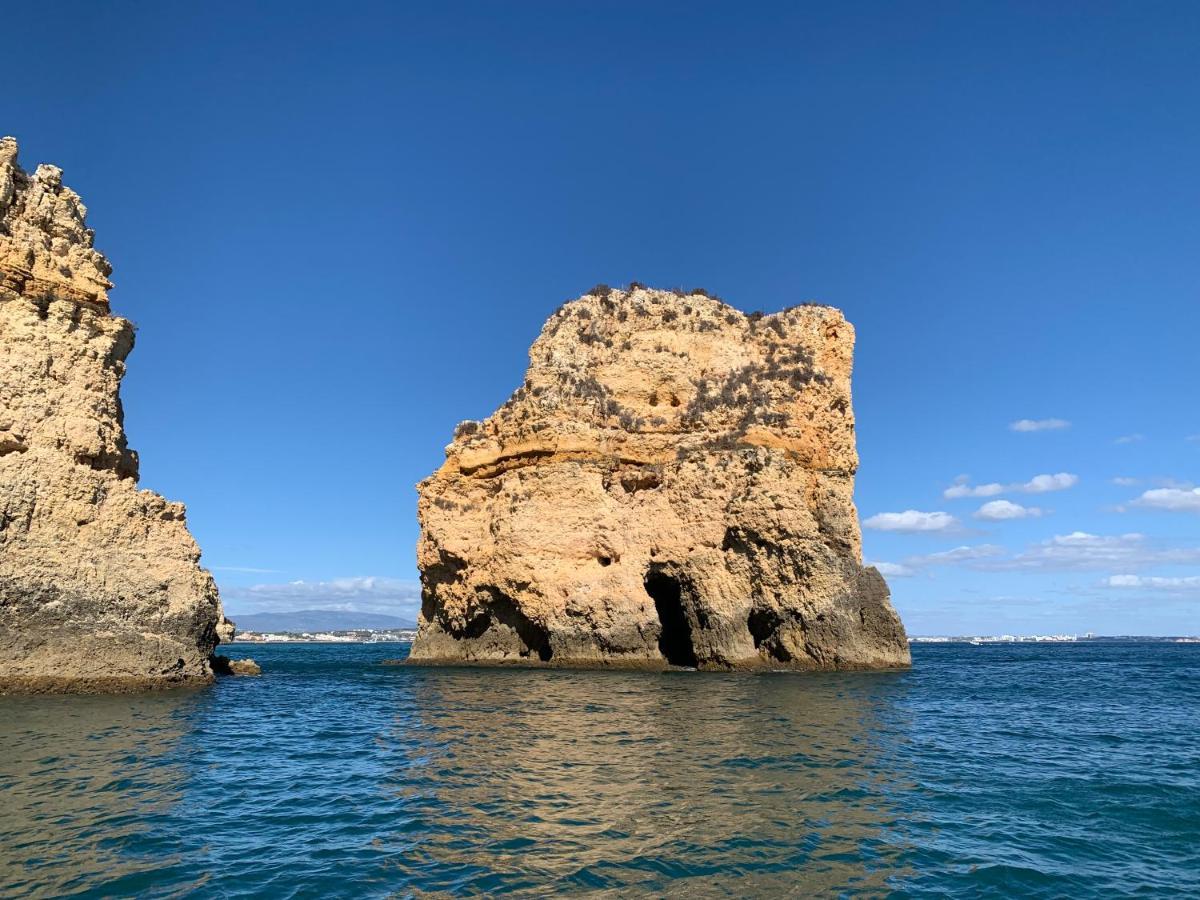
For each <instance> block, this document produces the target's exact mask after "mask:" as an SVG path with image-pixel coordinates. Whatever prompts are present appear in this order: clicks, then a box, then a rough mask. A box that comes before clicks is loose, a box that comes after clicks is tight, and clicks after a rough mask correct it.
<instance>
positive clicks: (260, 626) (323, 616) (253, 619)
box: [230, 609, 417, 632]
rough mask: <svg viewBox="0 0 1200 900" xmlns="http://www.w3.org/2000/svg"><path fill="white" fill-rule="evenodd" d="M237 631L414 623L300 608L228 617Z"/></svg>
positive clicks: (378, 615) (375, 615)
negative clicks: (290, 610)
mask: <svg viewBox="0 0 1200 900" xmlns="http://www.w3.org/2000/svg"><path fill="white" fill-rule="evenodd" d="M230 618H232V619H233V621H234V623H235V624H236V625H237V630H238V631H295V632H301V631H354V630H356V629H360V628H370V629H374V630H377V631H381V630H385V629H390V628H416V627H417V626H416V623H415V622H411V621H409V620H407V619H402V618H400V617H399V616H389V615H385V614H383V613H367V612H351V611H348V610H343V609H301V610H296V611H295V612H259V613H242V614H241V615H236V614H235V615H231V616H230Z"/></svg>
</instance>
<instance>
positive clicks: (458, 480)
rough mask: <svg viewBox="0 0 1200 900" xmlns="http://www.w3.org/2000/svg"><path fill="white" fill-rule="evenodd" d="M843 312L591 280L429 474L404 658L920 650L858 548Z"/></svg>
mask: <svg viewBox="0 0 1200 900" xmlns="http://www.w3.org/2000/svg"><path fill="white" fill-rule="evenodd" d="M853 346H854V331H853V329H852V327H851V326H850V325H849V323H847V322H846V320H845V319H844V318H843V316H842V314H841V313H840V312H839V311H838V310H836V309H832V308H830V307H827V306H815V305H805V306H798V307H794V308H792V309H788V310H785V311H783V312H780V313H776V314H774V315H769V316H764V315H762V314H759V313H756V314H753V315H749V316H747V315H744V314H743V313H741V312H739V311H737V310H735V309H733V308H731V307H729V306H727V305H726V304H724V303H722V302H720V301H719V300H717V299H715V298H711V297H709V296H707V295H704V294H703V293H702V292H697V293H691V294H684V293H682V292H669V291H658V290H647V289H644V288H641V287H639V286H635V287H634V288H633V289H631V290H629V291H615V290H610V289H608V288H604V287H601V288H597V289H594V290H593V291H591V292H590V293H589V294H587V295H585V296H583V297H581V298H580V299H578V300H575V301H573V302H571V303H568V304H566V305H565V306H563V307H562V308H561V309H559V310H558V312H556V313H555V314H554V315H553V316H551V318H550V319H549V321H548V322H547V323H546V324H545V326H544V327H543V328H542V333H541V335H540V336H539V337H538V339H537V340H536V341H535V342H534V344H533V347H532V348H531V350H530V354H529V356H530V366H529V369H528V372H527V374H526V377H525V382H524V384H523V385H522V386H521V387H520V388H518V389H517V391H516V392H515V393H514V394H513V395H512V397H511V398H510V399H509V400H508V402H506V403H505V404H504V406H503V407H501V408H500V409H499V410H497V412H496V413H494V414H493V415H492V416H491V417H490V418H488V419H487V420H486V421H483V422H464V423H462V424H461V425H459V427H458V429H457V431H456V433H455V438H454V442H453V443H452V444H451V445H450V446H449V447H447V448H446V461H445V463H444V464H443V465H442V467H441V468H440V469H439V470H438V471H437V472H436V473H435V474H434V475H432V476H431V477H429V478H427V479H426V480H425V481H423V482H421V484H420V485H419V492H420V497H419V502H418V514H419V517H420V524H421V537H420V542H419V545H418V551H417V552H418V564H419V566H420V569H421V581H422V590H423V601H422V611H421V617H420V627H419V633H418V635H417V638H416V641H415V642H414V644H413V647H412V653H411V656H410V660H411V661H412V662H416V663H463V662H468V663H486V664H503V663H516V664H526V665H569V666H626V667H647V668H663V667H666V666H668V665H677V666H696V667H699V668H708V669H731V668H733V669H737V668H772V669H774V668H792V669H874V668H893V667H900V666H906V665H908V664H909V653H908V644H907V639H906V637H905V633H904V628H903V626H902V625H901V623H900V619H899V617H898V616H897V615H896V612H895V610H894V609H893V608H892V606H891V603H890V601H889V595H888V589H887V585H886V584H885V583H884V580H883V578H882V577H881V576H880V575H879V573H878V572H877V571H876V570H875V569H873V568H864V567H863V565H862V556H861V536H860V533H859V526H858V518H857V514H856V512H855V508H854V503H853V499H852V493H853V488H854V474H855V471H856V469H857V466H858V457H857V453H856V451H855V443H854V416H853V412H852V411H851V407H850V369H851V362H852V352H853Z"/></svg>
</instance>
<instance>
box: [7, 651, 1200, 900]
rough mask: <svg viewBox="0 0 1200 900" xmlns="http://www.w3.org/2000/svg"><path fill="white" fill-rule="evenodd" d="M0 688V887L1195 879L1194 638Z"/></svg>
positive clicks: (568, 889) (717, 892) (1066, 889)
mask: <svg viewBox="0 0 1200 900" xmlns="http://www.w3.org/2000/svg"><path fill="white" fill-rule="evenodd" d="M399 653H400V650H399V648H397V647H396V646H395V645H391V646H386V645H376V646H370V645H365V646H364V645H291V646H267V647H261V646H255V647H246V646H235V647H234V648H233V655H253V656H254V657H255V658H256V659H258V661H259V662H260V663H262V664H263V668H264V671H265V674H264V676H263V677H261V678H237V679H224V680H222V681H221V682H220V683H218V684H217V685H216V686H215V687H214V688H212V689H210V690H203V691H192V692H179V693H171V694H159V695H149V696H141V697H116V698H96V697H90V698H69V697H38V698H0V748H2V751H3V752H2V753H0V896H6V897H7V896H12V897H18V896H21V897H24V896H30V895H32V896H47V897H49V896H63V895H81V896H135V895H136V896H140V897H145V896H178V895H189V896H199V897H206V896H213V897H237V896H261V897H272V898H275V897H374V896H378V897H383V896H430V895H445V894H456V895H457V894H494V893H498V892H503V891H512V892H517V893H525V894H529V895H544V894H545V893H547V892H549V891H554V892H558V893H581V894H590V895H595V896H612V897H618V896H621V897H624V896H629V895H631V894H639V893H644V894H649V895H655V896H688V897H694V896H748V895H794V896H813V895H834V896H837V895H844V896H853V895H862V896H879V895H893V896H905V895H914V896H916V895H920V896H927V895H930V894H934V895H941V896H964V897H966V896H971V897H975V896H996V897H1009V896H1013V895H1025V896H1045V897H1059V896H1072V897H1114V896H1125V895H1135V894H1136V895H1142V896H1145V895H1161V894H1169V893H1175V894H1200V867H1197V866H1196V864H1195V863H1196V857H1195V853H1196V847H1197V845H1198V844H1200V740H1198V739H1197V735H1196V727H1197V723H1200V690H1198V688H1200V683H1198V676H1200V645H1167V644H1123V645H1112V644H1107V645H1106V644H1077V645H1055V646H1031V645H1019V646H985V647H970V646H929V645H918V646H916V647H914V648H913V656H914V669H913V671H912V672H909V673H900V674H896V673H893V674H877V675H865V674H864V675H828V676H825V675H820V676H804V675H730V676H725V675H714V674H705V673H671V674H664V675H653V674H644V673H615V672H565V671H516V670H487V669H410V668H403V667H384V666H381V665H379V663H380V661H381V660H382V659H384V658H386V657H389V656H396V655H398V654H399Z"/></svg>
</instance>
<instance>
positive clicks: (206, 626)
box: [0, 138, 232, 692]
mask: <svg viewBox="0 0 1200 900" xmlns="http://www.w3.org/2000/svg"><path fill="white" fill-rule="evenodd" d="M85 215H86V209H85V208H84V206H83V204H82V203H81V202H80V200H79V197H78V195H76V194H75V193H74V192H73V191H71V190H70V189H69V188H66V187H64V186H63V184H62V176H61V172H60V171H59V170H58V169H56V168H54V167H53V166H40V167H39V168H38V169H37V171H36V172H35V173H34V174H33V175H29V174H27V173H25V172H24V171H22V170H21V169H20V168H19V166H18V165H17V146H16V142H15V141H13V140H12V138H4V139H0V692H4V691H17V690H21V691H60V690H71V691H88V690H133V689H141V688H144V687H160V686H171V685H176V684H181V683H188V682H205V681H209V680H211V678H212V674H213V673H212V667H211V665H210V662H209V657H210V656H211V654H212V650H213V647H214V646H216V644H217V642H218V638H219V637H220V636H223V635H226V636H229V637H232V625H231V624H230V623H228V622H227V621H226V620H225V619H224V616H223V615H222V612H221V603H220V600H219V598H218V596H217V589H216V585H215V584H214V583H213V579H212V576H211V575H210V574H209V573H208V572H207V571H206V570H204V569H202V568H200V565H199V560H200V550H199V548H198V547H197V546H196V542H195V541H194V540H193V539H192V536H191V534H189V533H188V530H187V525H186V523H185V521H184V508H183V505H182V504H179V503H171V502H169V501H167V500H164V499H163V498H162V497H160V496H158V495H157V494H155V493H152V492H151V491H143V490H138V487H137V455H136V454H135V453H134V452H133V451H132V450H130V449H129V448H128V446H126V441H125V432H124V429H123V426H122V412H121V401H120V397H119V396H118V389H119V387H120V381H121V377H122V376H123V375H124V373H125V358H126V356H127V355H128V354H129V352H130V350H131V349H132V348H133V326H132V325H131V323H129V322H128V321H127V320H125V319H121V318H118V317H116V316H112V315H110V314H109V312H108V298H107V293H106V292H107V290H108V288H109V287H111V285H110V284H109V283H108V281H107V276H108V274H109V272H110V267H109V265H108V262H107V260H105V258H104V257H103V256H101V255H100V254H99V253H98V252H97V251H96V250H95V249H93V247H92V232H91V231H90V230H89V229H87V228H86V227H85V225H84V216H85Z"/></svg>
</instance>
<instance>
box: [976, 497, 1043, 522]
mask: <svg viewBox="0 0 1200 900" xmlns="http://www.w3.org/2000/svg"><path fill="white" fill-rule="evenodd" d="M1042 512H1043V510H1042V509H1041V508H1040V507H1037V506H1022V505H1021V504H1020V503H1013V502H1012V501H1011V500H993V501H992V502H991V503H985V504H983V506H981V507H979V509H977V510H976V511H975V518H977V519H985V520H987V521H989V522H1001V521H1004V520H1006V519H1027V518H1030V517H1034V518H1036V517H1037V516H1040V515H1042Z"/></svg>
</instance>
